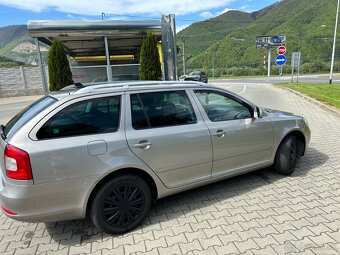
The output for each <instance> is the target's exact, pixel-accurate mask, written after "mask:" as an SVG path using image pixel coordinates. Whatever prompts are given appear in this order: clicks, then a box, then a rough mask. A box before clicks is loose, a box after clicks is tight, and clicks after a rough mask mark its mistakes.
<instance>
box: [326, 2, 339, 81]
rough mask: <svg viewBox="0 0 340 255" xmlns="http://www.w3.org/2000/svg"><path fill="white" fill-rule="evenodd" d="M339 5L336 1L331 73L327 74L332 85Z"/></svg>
mask: <svg viewBox="0 0 340 255" xmlns="http://www.w3.org/2000/svg"><path fill="white" fill-rule="evenodd" d="M339 3H340V0H338V5H337V8H336V18H335V28H334V40H333V51H332V62H331V71H330V74H329V84H332V79H333V69H334V58H335V44H336V32H337V30H338V18H339Z"/></svg>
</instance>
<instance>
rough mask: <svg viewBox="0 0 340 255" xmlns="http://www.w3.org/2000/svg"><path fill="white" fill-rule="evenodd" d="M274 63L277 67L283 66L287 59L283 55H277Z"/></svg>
mask: <svg viewBox="0 0 340 255" xmlns="http://www.w3.org/2000/svg"><path fill="white" fill-rule="evenodd" d="M275 62H276V64H277V65H278V66H283V65H284V64H286V62H287V58H286V56H285V55H278V56H277V57H276V59H275Z"/></svg>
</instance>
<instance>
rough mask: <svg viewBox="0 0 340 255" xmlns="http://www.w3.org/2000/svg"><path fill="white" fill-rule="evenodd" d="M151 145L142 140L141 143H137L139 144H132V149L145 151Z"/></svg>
mask: <svg viewBox="0 0 340 255" xmlns="http://www.w3.org/2000/svg"><path fill="white" fill-rule="evenodd" d="M151 144H152V143H150V142H149V141H148V140H142V141H139V143H136V144H134V145H133V147H134V148H136V149H144V150H147V149H149V148H150V146H151Z"/></svg>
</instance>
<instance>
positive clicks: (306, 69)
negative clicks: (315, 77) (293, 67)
mask: <svg viewBox="0 0 340 255" xmlns="http://www.w3.org/2000/svg"><path fill="white" fill-rule="evenodd" d="M329 68H330V67H329V66H328V65H327V64H326V63H325V62H323V61H321V60H316V61H314V62H309V63H305V64H303V65H302V66H301V68H300V69H301V72H303V73H321V72H326V71H329Z"/></svg>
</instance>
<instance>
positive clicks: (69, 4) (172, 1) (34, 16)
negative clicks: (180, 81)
mask: <svg viewBox="0 0 340 255" xmlns="http://www.w3.org/2000/svg"><path fill="white" fill-rule="evenodd" d="M277 1H278V0H212V1H207V0H157V1H155V0H92V1H89V0H54V1H48V0H0V27H2V26H7V25H14V24H27V21H28V20H50V19H67V20H72V19H74V20H79V19H82V20H85V19H94V20H95V19H101V13H102V12H104V13H107V14H113V15H107V16H108V17H109V18H110V19H129V20H136V19H158V18H159V17H160V15H161V14H169V13H174V14H176V25H177V30H181V29H183V28H184V27H186V26H188V25H190V24H191V23H193V22H197V21H201V20H205V19H208V18H212V17H214V16H218V15H219V14H221V13H223V12H226V11H228V10H242V11H246V12H252V11H257V10H259V9H261V8H263V7H266V6H268V5H271V4H273V3H275V2H277Z"/></svg>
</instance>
